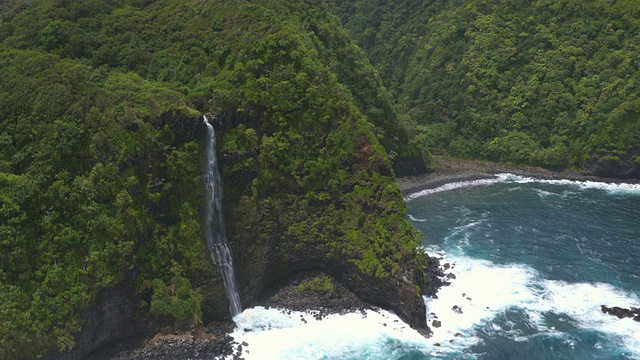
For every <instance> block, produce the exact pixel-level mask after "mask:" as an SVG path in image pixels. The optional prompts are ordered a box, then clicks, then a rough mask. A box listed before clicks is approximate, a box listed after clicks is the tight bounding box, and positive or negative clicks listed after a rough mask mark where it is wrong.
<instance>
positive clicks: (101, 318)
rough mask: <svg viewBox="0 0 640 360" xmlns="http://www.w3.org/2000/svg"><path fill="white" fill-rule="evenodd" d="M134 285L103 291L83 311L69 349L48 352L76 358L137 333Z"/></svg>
mask: <svg viewBox="0 0 640 360" xmlns="http://www.w3.org/2000/svg"><path fill="white" fill-rule="evenodd" d="M132 293H133V288H132V287H127V286H122V287H117V288H114V289H108V290H106V291H104V292H103V294H102V296H101V298H100V299H99V300H98V302H97V304H96V305H95V306H94V307H92V308H90V309H88V310H86V311H85V312H84V313H83V314H82V318H83V320H84V325H83V327H82V331H81V332H80V333H79V334H78V335H77V336H76V339H75V340H76V346H75V347H74V349H73V350H71V351H70V352H66V353H63V354H56V355H52V356H50V358H51V359H59V360H78V359H84V358H85V356H86V355H87V354H89V353H91V352H92V351H94V350H96V349H99V348H100V347H102V346H105V345H107V344H110V343H112V342H114V341H118V340H123V339H126V338H127V337H130V336H133V335H140V334H139V332H140V331H141V330H142V329H143V326H142V324H141V323H140V320H139V319H138V320H136V319H134V316H135V308H136V307H135V305H136V301H135V300H134V299H133V298H132V296H131V295H132Z"/></svg>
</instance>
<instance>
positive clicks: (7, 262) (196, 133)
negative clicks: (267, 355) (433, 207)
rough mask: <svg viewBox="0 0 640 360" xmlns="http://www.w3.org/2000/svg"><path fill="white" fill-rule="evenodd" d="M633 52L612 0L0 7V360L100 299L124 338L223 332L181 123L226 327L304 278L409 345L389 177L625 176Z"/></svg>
mask: <svg viewBox="0 0 640 360" xmlns="http://www.w3.org/2000/svg"><path fill="white" fill-rule="evenodd" d="M639 32H640V8H638V6H637V4H636V3H635V2H634V1H630V0H627V1H624V0H618V1H610V0H597V1H580V0H553V1H550V0H540V1H535V2H527V1H522V0H515V1H503V0H500V1H498V0H456V1H442V0H433V1H423V2H415V1H408V0H397V1H386V2H385V1H361V0H354V1H317V0H305V1H299V2H292V1H283V0H255V1H245V0H228V1H206V0H158V1H152V0H114V1H99V0H3V1H2V2H0V324H1V325H2V326H0V358H16V359H22V358H35V357H42V356H52V354H53V355H54V356H55V354H58V353H60V352H62V353H65V352H69V351H71V350H72V349H76V348H78V347H80V346H81V345H82V344H81V343H82V341H81V340H79V339H81V337H80V336H79V334H81V333H83V332H86V331H87V328H86V326H87V324H88V322H87V317H88V316H89V315H88V314H91V309H94V308H95V307H96V306H97V304H101V302H103V301H104V299H105V297H107V295H105V294H110V293H108V292H107V291H108V290H110V289H123V290H122V291H123V292H124V293H126V294H127V298H128V299H129V300H131V301H132V309H133V310H132V311H133V312H134V313H135V314H134V315H135V316H134V318H132V319H135V320H132V321H139V322H141V323H142V322H143V320H145V321H146V320H148V319H153V322H152V323H153V324H156V325H158V324H171V325H172V326H176V327H189V326H194V325H198V324H202V323H206V322H208V321H212V320H218V319H223V318H225V317H226V316H228V313H227V310H226V309H227V302H226V298H225V295H224V289H223V287H222V286H223V285H222V281H221V279H220V276H219V275H218V274H217V271H216V269H215V266H214V264H213V262H212V260H211V259H210V258H209V255H208V252H207V249H206V247H205V244H204V236H203V229H202V220H203V219H202V217H203V201H204V199H205V198H206V196H205V185H204V179H203V173H204V170H203V166H204V141H205V139H204V136H205V128H204V125H203V124H202V115H203V114H205V113H211V114H213V116H214V117H215V119H217V120H216V122H215V124H214V125H215V127H216V129H217V130H218V134H219V142H218V151H219V157H220V159H221V164H222V169H221V171H222V177H223V183H224V184H225V187H224V207H225V213H226V214H225V215H226V216H227V225H228V234H229V238H230V243H231V247H232V250H233V252H234V260H235V261H236V267H237V275H238V286H239V289H240V295H241V297H242V299H243V302H244V303H245V304H251V303H252V302H254V301H255V300H256V299H257V298H258V297H259V296H260V294H261V292H262V291H263V290H264V289H265V288H267V287H269V286H271V285H273V284H274V283H276V282H277V281H278V280H280V279H283V278H285V277H286V276H287V275H289V274H291V273H293V272H298V271H306V270H309V271H310V270H320V271H323V272H325V273H326V274H328V275H329V277H330V278H331V279H333V280H334V281H338V282H340V283H342V284H343V285H345V286H346V287H348V288H349V289H350V290H351V291H353V292H354V293H355V294H356V295H357V296H359V297H360V298H362V299H363V300H365V301H369V302H372V303H374V304H376V305H380V306H384V307H387V308H391V309H393V310H395V311H396V312H397V313H398V314H399V315H400V316H401V317H402V318H403V319H404V320H405V321H407V322H409V323H411V325H414V326H416V327H420V326H423V325H424V304H423V303H422V301H421V298H420V292H421V289H420V286H421V281H422V278H421V276H422V275H421V272H420V271H416V269H420V267H421V266H423V265H424V257H423V255H422V254H421V253H420V252H419V250H417V249H416V244H417V242H418V241H420V236H419V234H417V232H416V231H415V229H414V228H413V227H412V226H411V224H410V223H409V222H408V221H407V220H406V210H405V205H404V202H403V201H402V198H401V195H400V192H399V188H398V185H397V184H396V182H395V177H396V176H401V175H410V174H415V173H419V172H424V171H426V170H427V169H428V167H429V166H431V165H432V164H431V161H432V159H431V157H430V153H435V154H443V155H453V156H460V157H467V158H476V159H477V158H480V159H489V160H496V161H503V162H515V163H522V164H532V165H540V166H544V167H547V168H552V169H568V168H573V169H583V170H589V169H590V168H593V167H594V166H597V165H603V164H604V165H607V164H613V165H620V164H622V165H624V166H626V167H629V166H630V165H633V166H635V168H636V169H640V146H639V144H640V126H639V125H640V124H639V123H640V97H639V94H640V72H639V71H638V68H639V65H640V60H639V58H638V56H637V54H638V53H640V33H639ZM356 43H357V44H358V45H359V46H357V45H356ZM605 175H606V174H605ZM627 175H628V174H627ZM632 175H633V174H632ZM634 176H640V173H637V174H635V175H634ZM323 279H324V278H323ZM407 309H411V310H407ZM416 319H420V320H416ZM105 341H107V340H105ZM91 346H97V345H96V344H95V343H94V344H91ZM91 349H92V348H87V349H85V350H87V351H89V350H91Z"/></svg>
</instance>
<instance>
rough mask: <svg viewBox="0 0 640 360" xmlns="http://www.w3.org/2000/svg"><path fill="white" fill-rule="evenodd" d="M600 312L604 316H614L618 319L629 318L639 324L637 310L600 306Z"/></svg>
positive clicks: (639, 319)
mask: <svg viewBox="0 0 640 360" xmlns="http://www.w3.org/2000/svg"><path fill="white" fill-rule="evenodd" d="M600 310H601V311H602V312H603V313H605V314H609V315H613V316H616V317H617V318H618V319H624V318H631V319H633V320H635V321H639V322H640V309H638V308H634V307H631V308H629V309H625V308H621V307H618V306H613V307H608V306H606V305H601V306H600Z"/></svg>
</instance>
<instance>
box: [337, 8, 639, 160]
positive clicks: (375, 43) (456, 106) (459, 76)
mask: <svg viewBox="0 0 640 360" xmlns="http://www.w3.org/2000/svg"><path fill="white" fill-rule="evenodd" d="M335 4H336V5H335V11H336V13H337V14H339V16H340V18H341V20H342V21H343V23H344V24H345V27H346V28H347V29H348V30H349V31H350V33H351V35H352V36H353V38H354V39H355V40H357V42H358V44H359V45H360V46H362V48H363V49H364V50H365V51H366V53H367V54H368V56H369V58H370V59H371V61H372V63H373V64H374V66H376V67H377V68H378V69H379V71H380V74H381V77H382V79H383V81H384V83H385V84H386V85H387V86H388V87H389V89H390V92H391V93H392V94H393V96H394V99H395V101H396V102H397V104H398V109H399V111H400V113H401V114H402V115H401V116H402V117H403V119H404V121H405V122H406V123H407V124H409V125H408V126H409V127H412V128H415V129H417V131H418V132H419V134H418V135H417V137H418V138H419V139H421V141H422V142H423V143H424V144H427V145H428V147H429V148H430V149H432V151H434V152H439V153H446V154H449V155H457V156H462V157H470V158H482V159H488V160H495V161H509V162H516V163H523V164H533V165H541V166H544V167H548V168H554V169H565V168H567V167H578V168H581V167H584V166H585V163H586V162H587V161H588V160H589V159H599V158H600V159H601V160H605V161H606V159H608V158H609V157H610V156H613V157H616V156H620V155H625V154H627V153H629V156H631V155H632V154H633V153H632V152H630V150H632V149H637V148H638V144H639V143H640V127H639V124H640V100H639V98H638V93H639V91H640V88H639V86H640V82H639V81H640V72H639V71H638V62H637V54H638V51H639V50H640V21H639V20H638V19H639V16H638V15H639V13H638V11H639V10H638V6H637V3H635V2H633V1H607V0H598V1H574V0H560V1H555V0H554V1H549V0H541V1H535V2H530V1H507V2H505V1H498V0H482V1H480V0H459V1H429V2H421V3H420V4H416V3H415V2H412V1H403V0H400V1H393V2H385V3H382V2H371V1H353V2H344V1H340V2H337V1H336V2H335Z"/></svg>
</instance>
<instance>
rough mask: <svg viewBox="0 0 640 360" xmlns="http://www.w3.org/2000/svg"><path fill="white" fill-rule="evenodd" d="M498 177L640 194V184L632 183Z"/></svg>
mask: <svg viewBox="0 0 640 360" xmlns="http://www.w3.org/2000/svg"><path fill="white" fill-rule="evenodd" d="M496 178H497V179H498V180H499V182H516V183H520V184H525V183H532V182H536V183H542V184H552V185H569V186H574V187H578V188H580V189H583V190H584V189H599V190H605V191H607V192H609V193H611V194H639V195H640V184H630V183H606V182H598V181H576V180H568V179H535V178H531V177H525V176H519V175H514V174H508V173H504V174H498V175H496Z"/></svg>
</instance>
